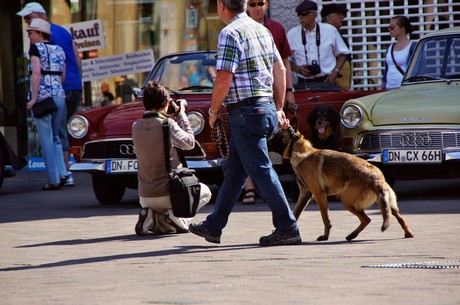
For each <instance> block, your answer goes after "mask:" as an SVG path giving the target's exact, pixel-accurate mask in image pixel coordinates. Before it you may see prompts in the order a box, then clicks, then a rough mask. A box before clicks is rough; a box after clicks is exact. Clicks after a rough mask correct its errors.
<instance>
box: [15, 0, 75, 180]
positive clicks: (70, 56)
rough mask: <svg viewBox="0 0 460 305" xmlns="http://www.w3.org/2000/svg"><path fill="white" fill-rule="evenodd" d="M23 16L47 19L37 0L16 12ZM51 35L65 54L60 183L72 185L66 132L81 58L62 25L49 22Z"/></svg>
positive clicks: (28, 19)
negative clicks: (61, 172)
mask: <svg viewBox="0 0 460 305" xmlns="http://www.w3.org/2000/svg"><path fill="white" fill-rule="evenodd" d="M17 14H18V15H19V16H21V17H23V18H24V21H25V23H27V24H30V22H31V21H32V20H33V19H34V18H41V19H44V20H48V16H47V14H46V11H45V9H44V8H43V6H41V4H39V3H37V2H30V3H28V4H27V5H26V6H25V7H24V9H23V10H21V11H20V12H18V13H17ZM50 25H51V32H52V33H53V35H51V38H50V42H51V43H53V44H56V45H58V46H60V47H61V48H62V49H63V50H64V52H65V55H66V77H65V79H64V84H63V85H64V91H65V95H66V99H65V102H66V109H65V112H66V113H65V115H64V118H63V120H62V122H61V130H60V132H59V136H60V138H61V143H62V149H63V156H64V163H65V165H66V170H67V172H66V175H65V177H64V178H63V180H62V181H63V182H62V184H63V185H65V186H74V185H75V183H74V180H73V177H72V173H71V172H70V171H69V159H70V153H69V138H68V133H67V120H68V119H69V118H70V117H71V116H72V115H73V114H74V113H75V112H76V111H77V109H78V107H79V106H80V104H81V102H82V90H83V86H82V80H81V60H80V56H79V53H78V49H77V46H76V44H75V43H74V41H73V39H72V36H71V35H70V33H69V32H68V31H67V30H66V29H65V28H63V27H61V26H59V25H57V24H54V23H50Z"/></svg>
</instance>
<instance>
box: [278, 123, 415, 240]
mask: <svg viewBox="0 0 460 305" xmlns="http://www.w3.org/2000/svg"><path fill="white" fill-rule="evenodd" d="M293 123H295V121H294V122H291V124H293ZM270 150H271V151H275V152H278V153H281V154H282V155H283V157H284V158H288V159H290V162H291V164H292V168H293V169H294V172H295V174H296V180H297V184H298V185H299V189H300V195H299V198H298V200H297V204H296V206H295V208H294V216H295V217H296V219H299V216H300V214H301V213H302V211H303V210H304V209H305V207H306V206H307V205H308V203H309V202H310V201H311V199H314V200H315V201H316V202H317V204H318V206H319V209H320V211H321V216H322V218H323V223H324V235H321V236H319V237H318V240H319V241H322V240H328V238H329V232H330V230H331V227H332V226H331V222H330V220H329V215H328V212H329V209H328V203H327V196H328V195H338V196H339V197H340V200H341V201H342V203H343V205H344V206H345V208H346V209H347V210H348V211H350V212H351V213H353V214H355V215H356V216H357V217H358V218H359V220H360V221H361V224H360V225H359V226H358V227H357V228H356V229H355V230H354V231H353V232H351V233H350V234H349V235H348V236H347V237H346V239H347V240H348V241H350V240H352V239H354V238H356V237H357V236H358V234H359V233H360V232H361V231H362V230H364V228H366V226H367V225H368V224H369V223H370V222H371V219H370V218H369V217H368V216H367V215H366V213H365V212H364V210H365V209H366V208H368V207H370V206H371V205H372V204H373V203H374V202H377V204H378V206H379V208H380V211H381V213H382V216H383V225H382V232H383V231H385V230H386V229H387V228H388V227H389V225H390V215H391V214H393V216H395V217H396V219H397V220H398V222H399V224H400V225H401V227H402V228H403V230H404V233H405V234H404V236H405V237H406V238H409V237H413V236H414V235H413V234H412V232H411V230H410V229H409V226H408V225H407V223H406V222H405V221H404V219H403V218H402V216H401V215H400V213H399V209H398V205H397V203H396V194H395V192H394V191H393V189H392V188H391V187H390V186H389V185H388V183H387V182H386V181H385V177H384V176H383V174H382V172H381V171H380V169H378V168H377V167H376V166H374V165H372V164H370V163H368V162H367V161H365V160H363V159H360V158H358V157H355V156H352V155H350V154H347V153H342V152H338V151H334V150H327V149H324V150H323V149H316V148H313V146H312V145H311V143H310V141H308V140H307V139H305V138H304V137H303V136H302V135H301V134H300V133H299V132H295V131H294V130H293V129H292V128H290V129H288V130H286V129H284V130H283V129H280V130H279V131H278V132H277V133H276V134H275V135H274V136H273V137H272V138H271V140H270Z"/></svg>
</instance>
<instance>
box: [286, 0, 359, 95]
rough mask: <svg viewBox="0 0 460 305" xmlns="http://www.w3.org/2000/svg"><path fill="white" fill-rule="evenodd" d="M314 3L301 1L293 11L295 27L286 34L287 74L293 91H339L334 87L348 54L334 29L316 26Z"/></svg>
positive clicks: (325, 25) (316, 9)
mask: <svg viewBox="0 0 460 305" xmlns="http://www.w3.org/2000/svg"><path fill="white" fill-rule="evenodd" d="M317 11H318V6H317V4H316V2H314V1H309V0H305V1H303V2H302V3H300V4H299V5H298V6H297V7H296V13H297V16H298V18H299V23H300V24H299V25H298V26H296V27H294V28H292V29H291V30H289V32H288V33H287V38H288V41H289V45H290V47H291V50H292V56H291V58H290V63H291V70H292V71H293V72H294V76H295V78H297V83H296V85H295V86H294V87H295V88H296V89H305V88H309V89H318V90H321V89H324V90H334V89H335V88H336V89H337V90H340V88H339V87H338V86H337V85H336V78H337V77H338V76H339V70H340V68H342V66H343V65H344V63H345V61H346V60H347V55H348V54H349V53H350V51H349V49H348V47H347V46H346V44H345V43H344V42H343V40H342V38H341V36H340V33H339V32H338V31H337V29H336V28H335V27H333V26H332V25H330V24H326V23H318V22H316V19H317V16H318V12H317Z"/></svg>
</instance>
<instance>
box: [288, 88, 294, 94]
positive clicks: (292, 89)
mask: <svg viewBox="0 0 460 305" xmlns="http://www.w3.org/2000/svg"><path fill="white" fill-rule="evenodd" d="M286 92H292V93H294V92H295V89H294V87H291V88H286Z"/></svg>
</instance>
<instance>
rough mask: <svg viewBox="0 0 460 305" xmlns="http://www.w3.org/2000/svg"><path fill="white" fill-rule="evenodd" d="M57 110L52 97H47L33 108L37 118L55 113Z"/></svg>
mask: <svg viewBox="0 0 460 305" xmlns="http://www.w3.org/2000/svg"><path fill="white" fill-rule="evenodd" d="M56 110H57V106H56V103H55V102H54V99H53V98H52V97H47V98H46V99H44V100H42V101H40V102H38V103H35V104H34V105H33V106H32V113H33V114H34V117H36V118H41V117H43V116H45V115H47V114H49V113H53V112H55V111H56Z"/></svg>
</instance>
